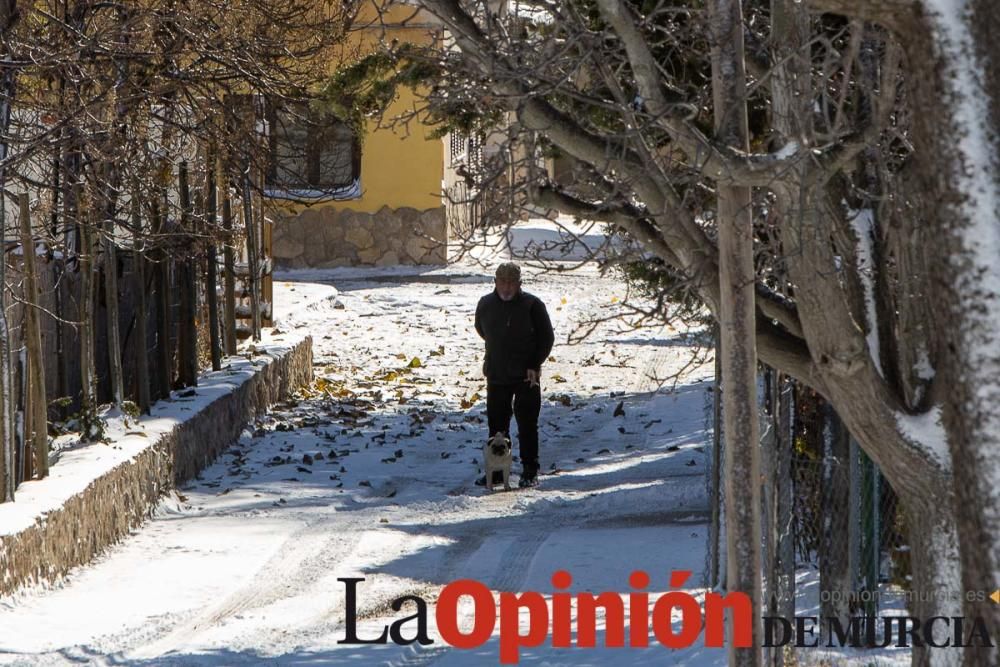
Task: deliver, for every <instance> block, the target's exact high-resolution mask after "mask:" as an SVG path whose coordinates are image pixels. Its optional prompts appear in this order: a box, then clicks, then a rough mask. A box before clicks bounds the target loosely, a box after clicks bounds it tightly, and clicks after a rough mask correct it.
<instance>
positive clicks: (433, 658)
mask: <svg viewBox="0 0 1000 667" xmlns="http://www.w3.org/2000/svg"><path fill="white" fill-rule="evenodd" d="M536 527H537V528H538V531H537V532H533V533H531V534H529V535H524V534H521V535H518V536H517V537H516V538H515V539H514V541H513V542H512V543H511V544H510V545H509V546H508V547H507V549H505V550H504V552H503V555H502V556H501V558H500V563H501V567H502V568H503V569H502V570H500V571H497V572H494V577H493V579H492V580H491V581H490V584H491V588H492V590H494V591H497V592H500V593H509V592H515V591H517V590H519V589H520V588H521V586H522V585H523V584H524V580H525V579H526V578H527V576H528V572H529V570H530V569H531V563H532V561H533V560H534V558H535V554H537V553H538V550H539V549H540V548H541V546H542V544H543V543H544V542H545V540H546V539H548V535H546V534H544V533H543V532H542V531H543V528H544V524H543V523H541V522H539V523H537V526H536ZM483 541H485V540H484V539H483V538H482V537H480V539H479V542H480V543H482V542H483ZM477 546H478V545H477ZM469 555H470V556H471V555H472V554H471V553H470V554H469ZM451 650H452V647H451V646H449V645H447V644H444V643H442V642H439V643H436V644H434V645H431V646H423V645H421V644H412V645H411V647H410V651H411V652H410V653H409V654H407V655H404V656H402V657H400V658H397V659H395V660H389V661H387V662H386V663H385V665H386V667H427V665H432V664H434V663H435V662H437V661H438V660H440V659H441V658H443V657H444V656H445V655H447V654H448V653H449V652H451Z"/></svg>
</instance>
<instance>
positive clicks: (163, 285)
mask: <svg viewBox="0 0 1000 667" xmlns="http://www.w3.org/2000/svg"><path fill="white" fill-rule="evenodd" d="M165 216H166V211H162V210H160V208H159V207H158V206H157V207H156V210H155V212H154V217H155V219H156V232H157V234H158V235H159V236H160V238H159V241H158V243H159V244H160V247H159V248H157V249H156V360H157V372H156V381H157V394H158V398H163V399H167V398H170V385H171V384H172V380H173V345H172V343H171V338H170V336H171V330H172V328H173V326H172V323H171V321H170V294H171V291H170V255H169V254H168V252H167V250H166V249H165V248H164V245H165V242H166V240H165V238H164V237H163V230H164V227H165V226H166V225H165V224H164V223H165V220H164V217H165Z"/></svg>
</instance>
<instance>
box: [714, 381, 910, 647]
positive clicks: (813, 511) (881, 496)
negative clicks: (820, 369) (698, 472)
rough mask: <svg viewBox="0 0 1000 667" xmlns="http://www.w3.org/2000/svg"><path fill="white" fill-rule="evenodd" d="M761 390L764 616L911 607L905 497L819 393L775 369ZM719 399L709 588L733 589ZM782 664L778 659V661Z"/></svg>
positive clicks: (864, 613)
mask: <svg viewBox="0 0 1000 667" xmlns="http://www.w3.org/2000/svg"><path fill="white" fill-rule="evenodd" d="M717 386H718V383H717ZM759 393H760V396H761V412H760V433H761V441H760V447H761V479H762V487H761V491H762V493H761V502H762V508H761V509H762V512H761V516H762V533H763V534H762V535H761V545H762V550H761V554H762V567H763V577H762V579H763V590H764V601H763V613H764V615H775V616H783V617H786V618H787V617H789V616H793V615H802V614H806V615H812V616H823V617H837V618H847V617H875V616H876V615H877V614H878V613H879V611H882V610H884V609H885V608H887V607H893V608H897V607H899V606H901V605H900V604H899V603H900V602H901V601H902V600H903V599H904V597H905V596H904V595H903V594H902V593H904V592H905V591H907V590H908V589H909V582H910V551H909V548H908V546H907V536H906V529H905V517H904V514H903V509H902V506H901V504H900V503H899V499H898V496H897V495H896V493H895V492H894V491H893V489H892V487H891V486H890V485H889V484H888V482H887V481H886V480H885V478H884V477H883V476H882V475H881V473H880V472H879V470H878V467H877V466H876V465H875V464H874V463H873V462H872V461H871V459H869V458H868V456H867V455H866V454H865V453H864V451H863V450H862V449H861V447H860V446H859V445H858V443H857V442H856V441H855V440H854V439H853V438H852V437H851V435H850V433H849V432H848V431H847V429H846V428H845V427H844V425H843V424H842V422H841V421H840V419H839V418H838V417H837V415H836V413H835V412H834V411H833V410H832V409H831V408H830V406H829V405H828V404H826V403H825V402H824V401H823V400H822V398H820V397H819V396H818V395H816V394H815V393H814V392H812V391H811V390H809V389H808V388H805V387H803V386H801V385H798V384H797V383H795V382H794V381H792V380H790V379H788V378H783V377H780V376H779V375H777V374H775V373H772V372H770V371H768V372H766V373H764V374H763V375H762V377H761V381H760V386H759ZM719 400H720V393H719V390H718V388H717V389H716V391H713V392H710V393H708V394H707V396H706V404H705V408H704V414H705V421H706V424H710V425H711V428H712V431H713V433H715V434H716V438H715V444H714V452H713V455H712V456H711V457H710V460H711V463H710V470H709V474H708V475H707V476H706V485H707V489H708V497H709V499H710V503H711V505H712V507H711V510H712V527H711V529H710V531H709V548H708V549H707V556H706V563H705V573H706V576H705V583H706V585H707V586H714V587H722V588H724V587H725V567H724V565H722V564H723V563H725V546H724V545H725V528H724V526H725V506H726V498H725V493H724V485H723V484H722V483H721V480H722V470H721V465H720V462H721V461H722V460H723V459H724V450H725V446H726V445H725V434H724V433H723V432H722V424H721V421H720V420H719V410H718V403H719ZM782 660H783V658H782V657H781V656H779V655H777V654H775V655H773V656H769V662H770V663H771V664H782Z"/></svg>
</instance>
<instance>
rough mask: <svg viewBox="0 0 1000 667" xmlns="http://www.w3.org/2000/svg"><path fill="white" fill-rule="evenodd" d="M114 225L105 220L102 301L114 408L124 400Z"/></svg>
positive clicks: (112, 222)
mask: <svg viewBox="0 0 1000 667" xmlns="http://www.w3.org/2000/svg"><path fill="white" fill-rule="evenodd" d="M114 234H115V225H114V220H113V219H112V218H110V217H109V218H108V219H107V220H105V224H104V234H103V235H102V237H101V241H102V243H103V244H104V300H105V302H106V303H107V317H108V363H109V369H110V371H111V396H112V398H113V400H114V404H115V406H116V407H119V408H120V407H121V404H122V401H124V400H125V381H124V379H123V373H122V344H121V335H120V332H119V325H118V323H119V319H118V318H119V309H118V252H117V248H116V244H115V237H114Z"/></svg>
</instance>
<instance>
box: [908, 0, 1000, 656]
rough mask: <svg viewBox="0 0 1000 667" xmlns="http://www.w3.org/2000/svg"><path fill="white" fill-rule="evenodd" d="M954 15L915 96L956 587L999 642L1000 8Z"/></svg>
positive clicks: (941, 24) (963, 9)
mask: <svg viewBox="0 0 1000 667" xmlns="http://www.w3.org/2000/svg"><path fill="white" fill-rule="evenodd" d="M951 11H952V12H953V13H954V15H949V16H942V15H938V14H933V13H930V12H928V14H927V20H928V23H929V24H930V25H929V27H928V32H930V34H931V36H932V37H933V39H934V41H935V43H936V45H937V48H936V49H934V50H933V52H934V56H930V57H935V62H933V63H929V64H927V67H928V69H927V71H928V72H933V73H934V75H935V76H929V77H927V79H928V80H922V81H920V82H919V87H918V91H917V95H918V96H919V97H918V101H919V102H921V103H922V106H923V107H924V108H927V109H934V110H935V112H934V113H933V114H928V115H929V116H932V117H933V120H931V119H930V118H926V119H923V120H924V123H925V125H924V126H923V128H922V130H923V133H924V134H923V137H922V139H924V140H925V141H926V142H927V144H928V150H927V152H926V153H925V155H926V156H927V157H926V162H925V164H924V177H925V179H926V180H925V182H926V183H927V184H928V185H929V186H930V188H931V190H930V191H932V192H934V193H935V194H936V197H935V201H936V202H937V205H938V211H937V216H936V220H937V224H935V225H933V226H932V228H931V229H930V242H931V245H932V246H933V247H935V248H937V249H938V252H937V253H936V254H935V257H934V259H935V262H934V265H933V266H932V279H933V282H934V284H935V285H938V286H940V287H941V288H940V289H937V290H935V297H934V301H933V303H934V305H935V306H936V307H935V312H936V313H939V314H940V316H941V318H942V319H941V321H940V322H939V326H938V329H939V333H940V335H941V336H942V338H943V342H944V345H943V346H942V358H941V359H940V365H941V368H940V369H939V371H940V376H941V377H940V381H941V382H943V383H944V386H946V387H947V388H948V390H947V391H946V392H945V397H944V414H943V418H944V419H943V420H944V425H945V428H946V430H947V433H948V444H949V448H950V452H951V459H952V461H953V468H954V478H953V481H954V497H955V501H956V503H957V505H956V507H957V512H956V517H957V526H958V535H959V536H960V540H958V544H960V549H961V561H962V583H963V585H964V589H965V590H966V591H982V592H984V593H985V595H983V596H981V598H980V599H971V600H970V599H966V601H965V603H964V610H965V615H966V616H968V617H973V618H974V617H979V618H982V619H984V620H985V622H986V624H987V628H988V631H989V633H990V636H991V637H992V638H993V640H994V642H995V643H996V642H1000V605H998V604H996V603H994V602H993V601H991V600H990V599H989V597H988V596H989V595H990V594H992V593H993V592H994V591H996V590H998V589H1000V457H998V456H997V452H998V451H1000V407H998V406H1000V356H998V350H1000V170H998V168H997V155H1000V139H998V135H1000V47H998V41H997V35H998V34H1000V6H998V4H997V3H996V2H995V0H967V1H966V2H958V3H955V6H954V7H953V8H951ZM914 49H916V47H914ZM925 51H928V52H930V51H931V50H928V49H925ZM932 122H933V123H934V124H933V125H931V123H932ZM933 534H934V533H927V535H933ZM952 544H954V543H952ZM934 545H935V546H936V547H937V548H938V550H940V549H941V548H943V545H941V544H939V541H937V540H936V541H935V543H934ZM998 663H1000V650H998V649H997V648H989V649H988V648H974V649H969V650H967V651H966V653H965V664H966V665H983V666H986V665H991V666H992V665H996V664H998Z"/></svg>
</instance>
